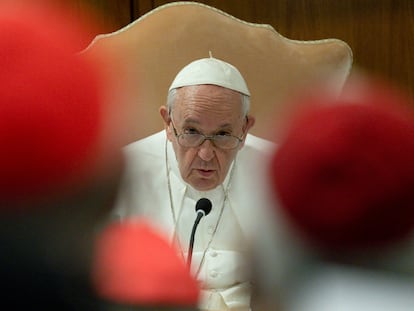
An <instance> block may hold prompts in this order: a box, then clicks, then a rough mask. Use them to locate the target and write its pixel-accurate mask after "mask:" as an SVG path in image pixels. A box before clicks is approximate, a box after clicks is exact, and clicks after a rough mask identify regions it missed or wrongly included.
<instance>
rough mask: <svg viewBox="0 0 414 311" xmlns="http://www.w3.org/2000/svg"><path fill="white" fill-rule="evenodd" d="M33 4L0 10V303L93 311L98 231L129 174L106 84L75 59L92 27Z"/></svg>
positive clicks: (91, 67)
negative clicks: (113, 130)
mask: <svg viewBox="0 0 414 311" xmlns="http://www.w3.org/2000/svg"><path fill="white" fill-rule="evenodd" d="M28 3H29V2H28V1H26V2H21V1H16V2H11V1H10V2H2V4H1V6H0V80H1V81H0V82H1V83H0V145H1V153H0V271H1V274H0V275H1V281H0V282H1V299H0V304H1V305H2V306H7V307H8V309H12V310H20V309H52V310H95V309H99V306H100V303H98V301H97V299H96V298H95V294H94V292H93V290H92V286H91V282H90V265H91V260H92V250H93V244H94V238H95V230H96V227H97V226H98V225H100V221H101V220H102V219H103V217H104V216H106V212H107V210H108V209H109V208H110V207H111V203H112V197H113V194H114V192H115V189H116V188H117V186H118V179H119V174H120V172H121V170H122V167H123V164H122V157H121V155H120V152H119V148H118V147H117V145H116V143H115V140H114V139H113V137H111V138H110V139H109V138H108V137H106V136H105V135H106V134H105V133H107V132H108V131H107V129H106V128H105V127H106V126H107V124H110V123H111V121H110V120H109V119H108V114H107V112H108V107H105V105H106V104H107V103H106V102H105V100H104V99H103V89H104V88H106V87H108V85H107V84H106V79H105V77H104V76H103V75H102V74H101V73H102V72H103V71H101V68H99V67H98V66H97V65H96V64H95V63H94V62H93V61H92V60H89V59H86V58H80V57H79V56H76V54H75V52H77V51H79V50H80V49H81V48H82V47H81V46H80V44H79V43H80V42H84V40H83V39H84V37H83V35H84V32H83V30H84V29H86V28H83V27H88V26H87V25H86V24H83V23H82V21H79V20H77V21H76V22H75V21H74V20H73V19H71V18H69V17H68V16H69V14H68V12H64V11H63V10H57V9H56V8H53V7H52V6H46V4H45V5H40V4H39V3H37V4H33V3H31V4H30V5H29V4H28ZM42 3H43V2H42ZM106 92H107V90H106ZM111 126H113V124H111Z"/></svg>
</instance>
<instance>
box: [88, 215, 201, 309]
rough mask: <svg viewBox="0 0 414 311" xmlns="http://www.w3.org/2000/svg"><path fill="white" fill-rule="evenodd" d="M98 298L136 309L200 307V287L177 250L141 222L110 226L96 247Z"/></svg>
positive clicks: (95, 264) (95, 278) (94, 275)
mask: <svg viewBox="0 0 414 311" xmlns="http://www.w3.org/2000/svg"><path fill="white" fill-rule="evenodd" d="M94 258H95V260H94V269H93V275H92V277H93V281H94V284H95V288H96V291H97V293H98V295H99V296H100V297H102V298H104V299H106V300H108V301H112V302H115V303H120V304H126V305H134V306H160V307H161V306H181V307H191V306H197V303H198V297H199V287H198V283H197V281H196V280H195V279H194V278H193V277H192V276H191V275H190V272H189V270H188V269H187V267H186V265H185V263H184V262H183V261H182V260H181V258H179V256H178V253H177V251H176V249H174V248H173V247H172V246H171V245H170V244H168V242H167V241H166V240H164V239H163V238H162V237H161V236H160V235H159V234H158V233H157V232H156V231H155V230H154V229H153V228H151V227H150V225H149V224H148V223H146V222H144V221H143V220H142V219H135V220H133V219H131V220H129V221H126V222H123V223H116V224H112V225H110V226H108V227H107V228H106V229H105V230H104V231H103V232H102V233H101V235H100V236H99V238H98V240H97V244H96V251H95V257H94Z"/></svg>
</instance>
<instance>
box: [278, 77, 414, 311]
mask: <svg viewBox="0 0 414 311" xmlns="http://www.w3.org/2000/svg"><path fill="white" fill-rule="evenodd" d="M347 95H350V96H347V97H344V98H341V99H339V100H338V99H336V100H330V99H326V98H324V97H314V98H312V99H309V98H308V99H307V100H305V101H304V102H303V103H302V104H303V105H302V107H307V108H306V109H304V110H302V111H301V112H298V114H297V115H296V116H295V117H294V118H293V119H292V120H291V124H290V127H289V129H288V130H287V132H286V136H285V138H284V141H283V142H282V143H281V145H280V148H279V150H278V152H277V153H276V154H275V155H274V158H273V160H272V165H271V177H272V182H273V187H274V190H275V192H276V195H277V197H278V198H279V200H280V202H281V206H282V209H283V211H284V212H285V213H286V215H287V217H288V218H289V220H290V222H291V224H292V226H293V227H294V228H295V229H297V231H298V232H299V233H300V236H301V237H302V238H303V240H304V241H306V242H308V245H310V249H313V252H314V255H315V256H313V260H311V261H309V262H308V263H307V265H304V268H303V269H302V271H301V272H300V274H301V275H300V276H299V277H297V278H296V279H297V280H298V281H297V283H296V285H295V286H293V287H292V288H293V290H291V291H290V296H289V298H287V301H288V303H287V306H288V307H287V310H289V311H302V310H306V311H313V310H315V311H316V310H344V311H348V310H349V311H359V310H364V311H366V310H391V309H392V310H401V311H406V310H407V311H408V310H410V309H411V308H412V307H413V305H414V298H413V296H412V293H413V291H414V283H413V277H414V268H413V265H412V263H413V260H414V191H413V189H414V162H413V158H414V114H413V111H412V110H411V109H408V105H407V102H406V100H405V99H404V97H403V96H401V95H397V93H395V92H394V91H392V90H391V89H390V87H389V86H387V85H386V84H376V83H373V84H371V85H365V86H362V85H361V86H360V88H359V89H358V93H352V94H347ZM287 297H288V296H287Z"/></svg>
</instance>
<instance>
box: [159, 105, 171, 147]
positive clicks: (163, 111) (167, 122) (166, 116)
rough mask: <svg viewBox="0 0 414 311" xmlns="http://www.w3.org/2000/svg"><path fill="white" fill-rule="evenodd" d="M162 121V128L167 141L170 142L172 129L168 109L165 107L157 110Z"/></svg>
mask: <svg viewBox="0 0 414 311" xmlns="http://www.w3.org/2000/svg"><path fill="white" fill-rule="evenodd" d="M158 111H159V113H160V115H161V118H162V120H163V121H164V128H165V131H166V133H167V138H168V140H169V141H171V140H172V138H173V136H174V134H173V133H172V129H171V126H170V124H171V117H170V113H169V111H168V108H167V107H166V106H161V107H160V109H159V110H158Z"/></svg>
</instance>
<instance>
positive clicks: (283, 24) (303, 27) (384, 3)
mask: <svg viewBox="0 0 414 311" xmlns="http://www.w3.org/2000/svg"><path fill="white" fill-rule="evenodd" d="M131 1H132V2H133V3H134V4H135V5H134V8H135V12H134V13H133V15H134V16H135V17H138V16H141V15H143V14H145V13H146V12H148V11H149V10H151V9H152V8H155V7H157V6H160V5H163V4H166V3H169V2H173V1H165V0H131ZM197 2H201V3H205V4H207V5H210V6H214V7H216V8H218V9H221V10H223V11H225V12H227V13H229V14H231V15H233V16H235V17H237V18H240V19H243V20H245V21H248V22H253V23H264V24H270V25H272V26H273V28H275V29H276V30H277V31H278V32H279V33H281V34H282V35H284V36H285V37H288V38H291V39H298V40H315V39H324V38H338V39H342V40H344V41H346V42H347V43H348V44H349V45H350V46H351V48H352V50H353V52H354V67H355V68H358V69H362V70H365V71H367V72H368V73H371V74H374V75H378V76H380V77H383V78H385V79H388V80H391V82H393V83H394V84H396V85H398V86H400V87H402V88H405V89H406V90H407V91H408V92H409V93H410V95H411V96H412V97H414V1H412V0H341V1H332V0H295V1H292V0H261V1H255V0H226V1H223V0H204V1H197ZM177 22H179V21H177Z"/></svg>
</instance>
